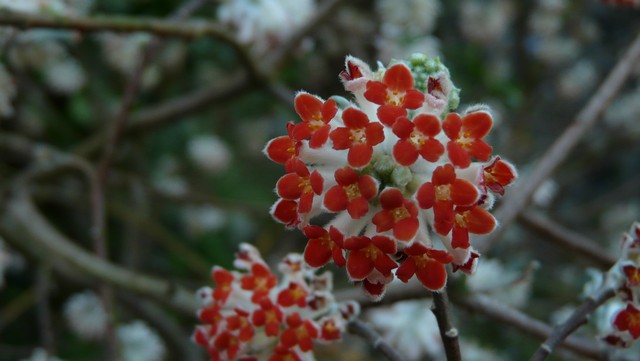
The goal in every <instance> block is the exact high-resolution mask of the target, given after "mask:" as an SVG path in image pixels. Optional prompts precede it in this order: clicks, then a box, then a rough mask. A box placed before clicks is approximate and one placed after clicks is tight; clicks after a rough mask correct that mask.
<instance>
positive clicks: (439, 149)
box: [265, 54, 517, 298]
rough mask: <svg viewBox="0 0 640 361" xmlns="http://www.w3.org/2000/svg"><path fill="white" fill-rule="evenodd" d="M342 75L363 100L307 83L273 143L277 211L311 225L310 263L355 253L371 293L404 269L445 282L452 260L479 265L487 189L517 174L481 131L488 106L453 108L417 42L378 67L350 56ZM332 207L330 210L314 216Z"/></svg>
mask: <svg viewBox="0 0 640 361" xmlns="http://www.w3.org/2000/svg"><path fill="white" fill-rule="evenodd" d="M340 79H341V81H342V82H343V84H344V87H345V89H346V90H347V91H349V92H351V93H352V94H353V95H354V98H355V101H353V102H348V101H346V100H344V101H339V102H334V101H333V100H332V99H334V98H330V99H329V100H323V99H322V98H320V97H316V96H313V95H310V94H307V93H304V92H301V93H299V94H298V95H297V96H296V100H295V104H294V105H295V109H296V112H297V113H298V115H299V116H300V118H301V119H302V121H301V122H299V123H297V124H291V123H290V124H289V125H287V131H288V135H287V136H283V137H278V138H276V139H274V140H272V141H271V142H269V143H268V144H267V147H266V149H265V152H266V154H267V156H268V157H269V158H270V159H271V160H273V161H274V162H276V163H279V164H282V165H284V166H285V171H286V173H287V174H285V175H284V176H283V177H282V178H281V179H280V181H278V184H277V186H276V191H277V193H278V195H279V196H280V199H279V200H278V201H276V203H275V204H274V206H273V208H272V214H273V216H274V218H275V219H276V220H278V221H280V222H282V223H284V224H285V225H286V226H288V227H290V228H299V229H300V230H302V231H303V232H304V234H305V236H306V237H307V238H308V240H309V241H308V243H307V247H306V249H305V253H304V260H305V261H306V262H307V263H308V264H309V265H310V266H312V267H320V266H323V265H325V264H327V263H328V262H331V260H333V261H334V262H335V263H336V264H337V265H338V266H343V265H346V270H347V273H348V274H349V277H350V279H351V280H352V281H354V282H355V283H358V284H361V285H362V287H363V289H364V290H365V291H366V293H368V294H370V295H372V296H373V297H374V298H379V297H381V296H382V295H383V294H384V291H385V288H386V287H387V285H388V284H389V283H390V282H391V281H392V280H393V279H394V278H395V277H398V278H400V279H401V280H402V281H408V280H409V279H410V278H411V277H413V275H416V276H417V277H418V279H419V280H420V281H421V282H422V283H423V284H424V285H425V287H426V288H429V289H432V290H439V289H442V287H444V285H445V282H446V266H445V265H447V264H449V263H451V264H452V266H453V269H454V270H458V269H460V270H462V271H463V272H466V273H472V272H473V271H474V269H475V266H476V264H477V262H478V258H479V254H478V252H476V251H474V249H473V247H472V244H473V237H474V235H484V234H488V233H490V232H492V231H493V230H494V228H495V227H496V220H495V219H494V217H493V216H492V215H491V213H489V210H488V209H489V208H490V205H491V203H492V202H489V200H492V199H494V198H495V196H501V195H503V194H504V193H505V189H506V187H507V186H509V185H510V184H511V183H513V182H514V180H515V179H516V177H517V173H516V171H515V169H514V167H513V166H512V165H511V164H509V163H508V162H507V161H505V160H504V159H502V158H500V157H498V156H494V157H492V148H491V146H490V145H489V144H488V143H487V142H486V141H485V139H484V138H485V136H486V135H487V134H488V132H489V131H490V129H491V127H492V126H493V120H492V117H491V114H490V113H489V111H488V110H487V109H486V108H484V107H483V108H481V109H475V110H472V111H468V112H467V113H465V114H458V113H454V112H453V110H455V108H456V107H457V105H458V102H459V97H458V94H459V90H458V89H457V88H456V87H455V86H454V85H453V83H452V81H451V79H450V75H449V71H448V70H447V68H446V67H445V66H444V65H443V64H442V63H441V62H440V61H439V60H438V59H429V58H428V57H426V56H424V55H420V54H416V55H413V56H412V57H411V58H410V59H409V61H408V62H407V63H404V62H395V63H394V64H392V65H391V66H389V67H388V68H381V69H378V70H376V71H373V70H372V69H371V68H370V67H369V66H368V65H367V64H365V63H364V62H363V61H362V60H360V59H357V58H354V57H352V56H348V57H347V58H346V60H345V70H344V71H342V72H341V73H340ZM327 134H328V136H327ZM327 212H328V213H331V217H333V218H331V219H330V220H329V221H328V222H327V223H325V224H321V223H320V222H319V221H317V220H319V219H326V217H318V216H319V215H322V214H323V213H327ZM438 239H439V240H440V244H438V243H437V242H436V241H437V240H438ZM394 270H396V271H395V274H394Z"/></svg>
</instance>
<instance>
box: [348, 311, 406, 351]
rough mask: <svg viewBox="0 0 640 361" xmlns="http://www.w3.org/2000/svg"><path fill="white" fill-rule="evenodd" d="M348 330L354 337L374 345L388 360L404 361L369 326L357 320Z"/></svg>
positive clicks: (350, 324)
mask: <svg viewBox="0 0 640 361" xmlns="http://www.w3.org/2000/svg"><path fill="white" fill-rule="evenodd" d="M347 329H348V330H349V332H351V333H352V334H354V335H358V336H360V337H362V338H364V339H365V340H366V341H367V342H369V343H370V344H371V345H373V348H375V349H376V350H378V351H380V352H381V353H382V354H383V355H384V356H385V357H386V358H387V360H390V361H403V360H404V358H403V357H402V356H401V355H400V354H399V353H398V352H397V351H396V350H394V349H393V347H391V346H390V345H389V344H388V343H386V342H385V341H384V339H383V338H382V336H380V334H378V333H377V332H376V331H375V330H374V329H373V328H372V327H371V326H370V325H369V324H367V323H365V322H363V321H360V320H358V319H355V320H353V321H351V322H349V324H348V325H347Z"/></svg>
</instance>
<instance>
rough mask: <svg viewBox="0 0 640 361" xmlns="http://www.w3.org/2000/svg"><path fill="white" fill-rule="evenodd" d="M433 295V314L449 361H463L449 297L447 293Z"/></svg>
mask: <svg viewBox="0 0 640 361" xmlns="http://www.w3.org/2000/svg"><path fill="white" fill-rule="evenodd" d="M431 294H432V295H433V307H432V309H431V310H432V311H433V314H434V315H435V316H436V320H437V321H438V329H439V330H440V338H442V344H443V345H444V351H445V354H446V355H447V361H461V360H462V355H461V354H460V343H459V342H458V329H457V328H455V327H454V326H453V321H452V320H451V314H450V312H449V297H448V296H447V291H446V290H442V291H441V292H432V293H431Z"/></svg>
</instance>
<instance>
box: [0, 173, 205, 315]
mask: <svg viewBox="0 0 640 361" xmlns="http://www.w3.org/2000/svg"><path fill="white" fill-rule="evenodd" d="M0 229H1V230H2V232H3V233H5V232H6V233H8V234H14V233H16V232H17V233H18V234H21V235H22V234H23V235H25V237H26V238H27V239H28V240H29V241H31V242H33V243H34V244H35V246H36V247H38V248H39V249H41V250H42V251H44V252H46V253H47V254H48V255H49V257H55V258H61V259H63V260H64V261H66V263H67V264H68V265H70V266H72V267H73V268H75V269H77V270H79V271H80V272H82V273H83V274H86V275H87V276H91V277H93V278H95V279H98V280H102V281H106V282H108V283H110V284H112V285H114V286H118V287H121V288H124V289H127V290H130V291H132V292H136V293H138V294H141V295H145V296H148V297H150V298H152V299H155V300H159V301H162V302H166V303H167V304H169V305H171V306H172V307H174V308H175V309H177V310H179V311H183V312H184V313H185V314H188V315H191V316H192V315H193V313H194V312H195V310H196V309H197V307H198V305H197V302H196V300H195V298H194V296H193V292H191V291H188V290H185V289H184V288H182V287H180V286H179V285H176V284H174V283H172V282H167V281H164V280H160V279H157V278H154V277H150V276H146V275H143V274H140V273H136V272H132V271H130V270H127V269H124V268H121V267H119V266H117V265H114V264H112V263H110V262H107V261H105V260H102V259H99V258H97V257H95V256H94V255H92V254H90V253H89V252H87V251H85V250H83V249H82V248H80V247H78V246H77V245H76V244H75V243H74V242H73V241H71V240H70V239H68V238H67V237H66V236H64V235H63V234H61V233H60V231H58V230H57V229H56V228H55V227H53V226H52V225H51V224H50V223H49V222H48V221H47V220H46V219H45V218H44V217H43V216H42V215H41V214H40V212H39V211H38V210H37V209H36V208H35V207H34V205H33V204H32V202H31V200H30V199H29V197H28V193H27V191H26V189H24V186H22V185H20V183H17V186H16V188H15V189H14V192H13V195H12V197H11V198H10V199H9V200H8V203H7V207H6V214H5V215H4V217H2V223H0ZM24 241H25V242H26V240H24Z"/></svg>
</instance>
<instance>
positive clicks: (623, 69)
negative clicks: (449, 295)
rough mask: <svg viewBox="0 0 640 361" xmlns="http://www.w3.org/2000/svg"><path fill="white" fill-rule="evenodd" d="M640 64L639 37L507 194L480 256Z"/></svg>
mask: <svg viewBox="0 0 640 361" xmlns="http://www.w3.org/2000/svg"><path fill="white" fill-rule="evenodd" d="M639 61H640V35H638V37H636V39H635V40H634V41H633V43H632V44H631V45H630V46H629V48H628V50H627V52H626V53H625V54H624V56H623V57H622V58H621V59H620V61H618V64H617V65H616V66H615V67H614V68H613V70H612V71H611V73H609V75H608V76H607V78H606V79H605V81H604V82H603V83H602V85H600V88H598V90H597V91H596V93H595V94H594V95H593V96H592V97H591V99H589V102H588V103H587V105H586V106H585V107H584V108H583V109H582V110H581V111H580V112H579V113H578V115H577V116H576V118H575V120H574V121H573V123H571V125H569V127H568V128H567V129H566V130H565V131H564V133H562V135H561V136H560V137H559V138H558V139H556V141H555V142H554V143H553V144H552V145H551V147H549V150H548V151H547V152H546V153H545V154H544V155H543V156H542V157H541V158H540V160H539V161H538V162H537V165H536V166H535V168H534V170H533V171H532V172H531V175H530V176H529V177H528V178H526V179H524V180H523V181H521V182H520V183H519V184H518V185H516V186H515V189H512V190H511V191H509V192H508V195H507V196H506V197H505V198H504V202H503V203H502V205H501V206H500V207H499V208H498V209H497V210H496V212H495V216H496V218H497V219H498V220H499V221H500V224H501V227H500V228H498V229H497V230H496V231H495V232H494V233H492V234H491V235H489V236H485V237H483V238H481V239H478V241H477V243H476V245H477V248H478V249H479V250H480V251H481V252H484V251H486V250H487V249H489V248H490V247H491V245H492V244H493V243H494V242H495V241H497V240H498V239H499V238H500V237H501V236H502V234H503V232H504V230H505V229H507V228H508V226H509V225H510V224H511V223H512V222H513V221H514V220H515V219H516V218H517V217H518V215H519V214H520V213H521V212H522V210H523V209H524V208H525V207H526V206H527V203H528V202H529V199H530V198H531V195H532V194H533V193H534V192H535V191H536V189H538V187H539V186H540V184H542V182H544V180H545V179H547V178H548V177H549V176H550V175H551V173H553V171H554V170H555V169H556V168H557V167H558V166H559V165H560V164H562V162H564V160H565V159H566V158H567V157H568V156H569V154H570V153H571V150H573V148H575V146H576V145H577V144H578V142H579V141H580V140H581V139H582V137H583V136H584V134H585V133H586V132H587V131H588V130H589V129H591V127H593V125H594V124H595V123H596V121H598V119H599V118H600V115H601V114H602V112H603V111H604V110H605V109H606V107H607V106H608V105H609V104H610V103H611V101H612V100H613V98H614V97H615V96H616V94H618V92H619V91H620V89H621V88H622V86H623V85H624V83H625V81H626V80H627V78H628V77H629V75H631V73H632V72H633V69H634V68H635V66H636V65H637V64H638V62H639Z"/></svg>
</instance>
